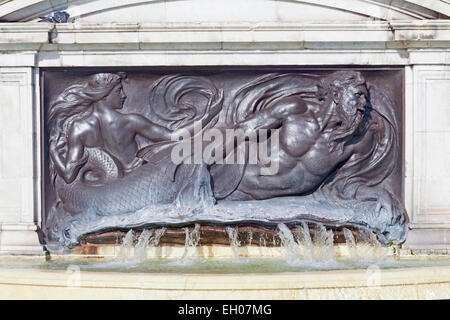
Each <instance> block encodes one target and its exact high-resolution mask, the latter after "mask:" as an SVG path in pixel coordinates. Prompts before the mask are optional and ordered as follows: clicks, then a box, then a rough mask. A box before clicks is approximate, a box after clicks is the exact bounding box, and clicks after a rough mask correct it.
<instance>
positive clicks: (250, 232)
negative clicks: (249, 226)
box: [248, 230, 253, 246]
mask: <svg viewBox="0 0 450 320" xmlns="http://www.w3.org/2000/svg"><path fill="white" fill-rule="evenodd" d="M252 241H253V231H252V230H249V231H248V245H249V246H251V245H252Z"/></svg>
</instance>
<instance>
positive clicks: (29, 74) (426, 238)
mask: <svg viewBox="0 0 450 320" xmlns="http://www.w3.org/2000/svg"><path fill="white" fill-rule="evenodd" d="M19 2H21V1H17V2H16V1H13V2H5V3H4V4H0V21H17V20H22V21H27V22H10V23H0V251H2V252H23V251H28V252H35V251H36V249H40V248H41V247H39V241H38V237H37V233H36V230H37V229H38V228H39V226H40V217H41V200H40V199H41V178H40V177H41V162H40V159H41V137H40V135H41V121H40V117H41V115H40V112H41V102H40V84H39V70H40V69H41V68H48V67H62V68H70V67H111V66H113V67H133V66H135V67H139V66H208V65H210V66H224V65H225V66H246V65H247V66H248V65H257V66H262V65H272V66H276V65H288V66H297V65H299V66H327V65H329V66H341V65H342V66H348V65H352V66H377V67H382V66H402V67H404V68H405V79H406V81H405V109H404V110H405V112H404V146H405V150H404V151H405V152H404V154H405V159H404V160H405V168H406V170H405V173H404V176H405V192H404V195H405V201H404V202H405V206H406V209H407V211H408V214H409V217H410V220H411V229H412V230H411V231H410V234H409V236H408V240H407V243H406V245H407V246H409V247H411V248H424V249H445V250H448V249H449V247H450V200H449V199H450V198H449V196H448V193H449V190H450V162H449V161H450V104H449V101H450V20H448V19H447V15H446V14H448V13H449V12H450V11H446V10H447V9H446V8H447V7H444V8H433V7H426V6H422V7H421V6H419V5H418V4H411V3H412V2H414V3H416V2H418V1H404V3H405V4H408V3H409V5H411V6H414V7H413V9H414V10H412V9H411V10H410V11H408V10H407V9H405V8H407V6H404V7H403V8H400V9H401V10H403V11H404V12H403V13H402V14H403V15H407V16H408V17H406V16H401V15H400V13H398V10H400V9H399V8H398V7H397V8H391V9H392V10H394V9H395V10H397V11H395V12H397V13H396V14H397V16H391V18H392V17H394V18H395V19H391V20H389V21H382V20H380V21H379V20H376V19H382V17H381V18H380V17H378V18H377V17H376V16H377V15H380V14H381V13H380V12H381V11H377V10H373V13H372V14H367V15H366V17H365V18H361V19H359V20H358V19H354V18H355V17H353V18H352V19H344V18H345V16H346V15H347V14H348V13H346V14H345V15H344V14H343V15H341V17H342V19H341V20H339V19H338V16H339V15H338V14H337V13H336V12H334V13H333V15H337V16H336V17H335V18H334V19H333V22H332V23H328V22H323V21H322V22H317V21H316V22H311V21H309V22H308V21H306V22H305V21H300V22H299V21H295V19H293V18H292V19H291V18H289V19H281V20H280V19H278V20H277V19H269V18H267V19H266V20H268V21H265V22H259V21H258V19H256V18H255V17H257V12H254V13H250V15H252V17H247V19H245V17H242V18H240V19H239V21H226V19H225V20H224V19H223V18H220V19H219V18H217V17H216V18H214V17H213V18H211V21H209V22H200V21H194V20H195V19H190V20H192V21H180V19H178V20H176V19H175V21H173V19H172V20H171V19H169V18H167V16H165V17H166V18H165V19H164V21H156V20H155V19H153V20H152V19H147V20H148V21H147V20H146V18H145V15H142V14H141V16H140V18H139V20H143V21H139V22H136V23H135V22H133V23H129V22H128V23H115V22H113V21H115V20H117V19H114V16H116V17H117V16H119V13H120V11H116V12H115V11H114V10H112V8H109V9H108V10H107V9H103V10H100V9H99V10H98V12H97V13H95V12H94V13H85V14H86V15H85V16H83V14H78V15H76V12H78V13H80V12H82V10H84V9H85V8H86V7H82V6H81V4H84V5H86V4H87V3H88V2H89V1H78V2H80V6H79V7H78V9H77V7H76V6H75V7H69V8H68V9H67V10H68V11H70V13H73V14H74V16H76V17H77V19H76V20H75V21H74V22H72V23H67V24H51V23H45V22H44V23H36V22H33V21H36V20H37V17H38V16H40V15H42V14H44V13H50V12H51V10H53V9H54V8H57V9H64V7H57V6H56V7H55V6H53V7H45V3H46V1H34V2H33V3H35V4H34V5H33V6H26V7H24V8H22V9H21V8H20V6H19ZM63 2H64V1H61V3H63ZM78 2H77V3H78ZM92 2H95V3H97V4H98V5H99V4H100V3H102V5H105V1H103V2H102V1H92ZM135 2H136V1H135ZM187 2H188V1H184V3H185V4H186V3H187ZM194 2H198V1H194ZM303 2H304V1H303ZM316 2H317V1H316ZM359 2H361V1H359ZM372 2H376V1H372ZM13 3H14V5H15V6H16V7H13ZM58 3H59V2H58ZM109 3H111V2H110V1H109ZM266 3H267V5H268V6H269V7H264V6H263V5H262V4H261V3H258V8H259V9H258V10H259V11H261V10H264V8H265V9H267V10H269V9H270V8H271V7H270V6H271V5H273V4H272V2H271V1H266ZM398 3H403V2H402V1H399V2H398ZM38 4H40V5H41V7H36V6H38ZM313 4H314V1H310V5H313ZM316 4H317V3H316ZM18 6H19V7H18ZM336 6H337V5H336ZM39 8H40V9H39ZM128 8H129V7H128ZM134 8H135V9H134V10H135V11H134V12H135V13H136V12H138V11H139V6H138V5H135V6H134ZM355 8H356V7H355ZM141 9H142V8H141ZM335 9H336V10H342V8H340V9H339V8H337V7H336V8H335ZM77 10H78V11H77ZM121 10H122V9H121ZM124 10H125V9H124ZM127 10H128V9H127ZM314 10H315V11H314V12H315V15H316V16H320V14H321V13H325V11H322V12H321V11H320V10H321V9H320V6H316V7H315V9H314ZM355 10H356V9H355ZM405 10H406V11H405ZM356 11H357V10H356ZM356 11H355V12H354V14H360V13H357V12H356ZM114 12H115V13H114ZM405 12H406V13H405ZM375 13H377V14H375ZM95 14H98V17H101V19H102V20H103V22H101V23H100V22H96V23H94V22H95ZM136 14H137V13H136ZM190 14H191V15H194V14H195V12H191V13H190ZM414 15H416V16H414ZM328 16H329V17H331V16H330V15H328ZM14 17H15V18H16V19H17V20H14ZM121 17H122V16H121ZM324 17H325V18H326V15H324ZM333 17H334V16H333ZM19 18H20V19H19ZM294 18H295V17H294ZM385 18H386V17H385ZM387 18H389V17H387ZM406 18H408V19H409V20H398V19H406ZM83 19H84V20H83ZM214 19H215V20H216V21H214ZM421 19H426V20H421ZM438 19H440V20H438ZM108 20H109V21H108ZM154 20H155V21H154ZM181 20H182V19H181ZM185 20H186V19H185ZM187 20H189V19H187ZM197 20H198V19H197ZM229 20H230V19H229ZM242 20H246V21H242ZM306 20H307V19H306ZM344 20H345V21H344ZM349 20H352V21H349Z"/></svg>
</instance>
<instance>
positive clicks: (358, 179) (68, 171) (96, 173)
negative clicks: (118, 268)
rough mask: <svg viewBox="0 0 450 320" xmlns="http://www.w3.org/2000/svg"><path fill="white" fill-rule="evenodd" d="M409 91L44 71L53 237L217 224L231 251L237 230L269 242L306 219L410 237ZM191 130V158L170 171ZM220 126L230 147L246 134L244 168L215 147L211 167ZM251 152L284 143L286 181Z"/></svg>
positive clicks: (373, 71)
mask: <svg viewBox="0 0 450 320" xmlns="http://www.w3.org/2000/svg"><path fill="white" fill-rule="evenodd" d="M403 83H404V70H403V68H399V67H376V68H369V67H364V68H355V67H343V66H340V67H338V66H336V67H322V68H318V67H307V66H305V67H289V66H287V67H280V66H277V67H276V66H274V67H268V66H265V67H262V66H261V67H196V68H192V67H191V68H183V67H173V68H168V67H161V68H155V67H154V68H148V67H147V68H145V67H142V68H49V69H43V70H41V84H42V105H43V112H42V124H43V126H44V135H43V137H42V138H43V140H42V146H43V148H42V150H43V161H42V163H43V170H44V171H43V172H44V177H45V178H44V180H43V190H44V198H43V199H44V201H43V211H42V212H43V213H44V215H43V230H44V233H45V235H46V237H47V238H46V239H47V241H48V242H49V243H51V242H58V243H60V244H64V245H69V246H73V245H75V244H76V243H78V242H79V241H82V239H86V237H87V238H88V239H90V241H94V242H95V241H99V242H105V241H106V242H108V239H109V238H111V236H109V235H110V234H111V233H110V232H111V231H114V230H126V229H131V228H133V229H137V230H139V229H143V228H153V227H158V226H166V227H181V226H192V225H193V224H194V223H200V224H204V225H209V226H215V227H213V229H211V230H215V231H211V230H210V228H208V227H207V228H206V229H208V230H206V229H205V230H206V231H205V232H206V234H208V235H207V236H206V239H210V240H207V242H208V241H209V242H210V243H222V242H223V241H224V239H220V234H223V235H226V233H225V232H224V227H222V226H225V225H239V226H243V227H248V228H252V226H253V227H256V228H254V230H255V232H262V231H261V230H263V229H264V228H269V229H274V228H275V227H276V226H277V224H279V223H285V224H287V225H289V226H290V227H295V225H296V224H298V223H300V222H301V221H306V222H308V223H309V224H312V223H324V224H326V225H328V226H330V227H333V228H334V229H339V228H340V227H343V226H347V227H358V226H360V227H367V228H369V229H370V230H372V231H374V232H375V233H377V234H378V236H379V238H380V239H381V240H382V241H384V242H389V241H394V242H395V241H397V242H399V241H403V239H404V238H405V236H406V227H407V222H408V217H407V214H406V211H405V209H404V204H403V194H404V184H403V179H402V176H403V171H404V161H403V104H404V100H403V97H404V85H403ZM114 96H116V100H114ZM101 108H106V109H105V110H103V111H102V109H101ZM199 122H201V124H202V128H203V131H201V134H203V140H202V139H200V140H199V141H201V142H200V144H201V146H200V149H199V150H201V151H202V152H203V153H202V156H203V158H202V159H200V161H198V159H196V158H195V157H196V156H195V155H194V153H195V150H196V149H195V147H196V146H195V144H196V142H195V141H197V140H195V139H196V138H195V137H196V134H197V137H198V132H200V131H198V132H197V133H196V132H195V130H196V129H195V123H199ZM181 129H183V130H185V131H186V132H188V133H189V134H192V136H190V138H189V139H191V140H192V141H190V142H189V143H188V144H189V146H191V142H192V148H189V151H188V152H192V154H184V155H183V156H184V158H183V162H182V163H171V162H173V152H174V151H173V150H174V148H177V146H179V145H180V143H178V142H177V141H178V140H177V141H175V140H174V138H173V136H172V134H173V133H174V132H178V131H179V130H181ZM212 129H214V130H217V131H218V132H219V133H220V134H224V136H223V139H224V140H223V142H224V145H225V144H226V143H225V142H226V141H225V140H226V137H225V135H226V133H227V130H238V129H240V130H243V132H244V139H243V140H242V141H240V142H238V141H234V142H233V146H232V147H231V148H230V150H231V151H232V152H231V153H232V156H233V159H234V160H230V153H229V150H228V149H227V150H225V146H224V147H223V150H222V149H220V150H221V151H218V150H219V149H215V152H216V153H217V152H224V154H223V157H222V158H221V159H222V160H220V159H219V160H217V159H218V158H217V159H216V158H214V159H209V160H208V159H206V158H205V157H206V155H205V152H204V151H205V150H206V149H207V148H208V143H207V142H208V141H209V142H212V141H216V139H217V137H214V139H212V138H211V137H210V138H209V140H208V139H205V135H206V134H207V132H208V130H212ZM177 130H178V131H177ZM80 132H81V133H80ZM210 132H211V131H210ZM261 132H263V133H264V134H266V136H265V137H263V136H262V135H261ZM251 134H254V137H256V140H255V141H253V140H252V137H253V136H252V137H251ZM233 139H237V140H239V138H237V137H235V138H233ZM275 139H277V140H275ZM180 141H182V140H180ZM253 142H254V143H255V144H254V146H256V148H258V147H259V146H262V145H263V144H265V143H267V145H266V148H269V149H270V148H274V147H275V146H276V148H277V149H276V152H279V155H278V156H277V157H276V159H278V160H277V161H276V162H274V163H276V166H277V168H276V171H275V172H273V173H270V174H262V173H261V172H262V171H261V169H262V168H266V169H267V167H268V166H270V165H271V164H270V165H268V163H263V162H262V161H263V160H262V159H261V158H260V157H259V156H261V154H260V153H258V159H255V160H254V162H252V158H251V156H252V155H251V152H252V151H256V150H257V149H254V150H252V149H251V148H252V143H253ZM275 142H276V143H275ZM239 143H242V144H241V145H240V144H239ZM242 146H244V147H242ZM241 147H242V148H241ZM74 150H75V151H74ZM238 151H243V153H244V156H243V158H242V159H241V160H243V162H242V161H241V162H239V155H238ZM258 151H259V150H258ZM268 152H269V153H267V155H269V156H270V155H271V154H270V153H271V152H275V149H270V150H269V151H268ZM277 154H278V153H277ZM228 160H230V162H227V161H228ZM224 161H225V163H224ZM258 225H259V227H263V229H261V228H258ZM220 230H222V231H220ZM258 230H259V231H258ZM104 232H109V233H107V234H106V235H105V236H104V237H103V240H98V239H102V236H101V235H100V236H99V235H98V234H101V233H104ZM271 232H273V231H271ZM271 232H269V233H271ZM93 234H96V236H92V235H93ZM116 236H117V234H116ZM169 238H170V237H169ZM93 239H97V240H93ZM172 239H173V242H174V244H176V243H177V242H179V239H177V237H172ZM165 241H166V242H170V240H167V239H166V240H165Z"/></svg>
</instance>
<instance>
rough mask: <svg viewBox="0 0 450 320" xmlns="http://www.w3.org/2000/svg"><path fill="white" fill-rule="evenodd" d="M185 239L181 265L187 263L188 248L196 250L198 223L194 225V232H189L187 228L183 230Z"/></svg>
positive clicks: (198, 238)
mask: <svg viewBox="0 0 450 320" xmlns="http://www.w3.org/2000/svg"><path fill="white" fill-rule="evenodd" d="M184 233H185V239H184V252H183V256H182V257H181V259H180V261H181V262H182V263H186V262H187V257H188V252H189V248H194V249H195V248H197V246H198V243H199V242H200V225H199V224H198V223H196V224H195V227H194V230H192V232H189V228H187V227H186V228H184Z"/></svg>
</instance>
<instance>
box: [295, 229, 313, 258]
mask: <svg viewBox="0 0 450 320" xmlns="http://www.w3.org/2000/svg"><path fill="white" fill-rule="evenodd" d="M296 234H297V239H298V241H299V243H301V244H302V245H303V248H304V254H303V255H304V257H305V259H307V260H309V261H312V260H313V259H314V246H313V243H312V239H311V234H310V233H309V227H308V224H307V223H306V222H305V221H302V222H301V226H300V228H297V229H296Z"/></svg>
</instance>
